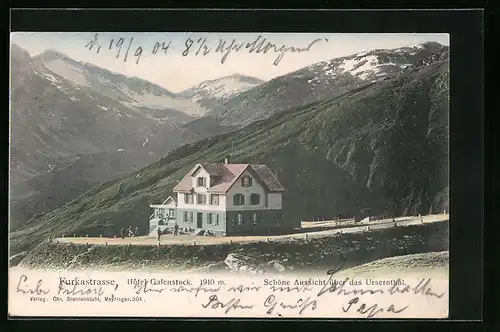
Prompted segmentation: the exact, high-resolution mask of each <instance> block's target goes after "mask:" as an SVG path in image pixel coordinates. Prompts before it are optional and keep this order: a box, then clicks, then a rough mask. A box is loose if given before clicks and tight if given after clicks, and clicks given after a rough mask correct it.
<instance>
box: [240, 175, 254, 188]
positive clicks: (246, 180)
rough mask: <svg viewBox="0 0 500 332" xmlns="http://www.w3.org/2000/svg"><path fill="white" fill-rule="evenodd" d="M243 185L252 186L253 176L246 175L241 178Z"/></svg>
mask: <svg viewBox="0 0 500 332" xmlns="http://www.w3.org/2000/svg"><path fill="white" fill-rule="evenodd" d="M241 186H242V187H251V186H252V178H251V177H250V176H244V177H242V178H241Z"/></svg>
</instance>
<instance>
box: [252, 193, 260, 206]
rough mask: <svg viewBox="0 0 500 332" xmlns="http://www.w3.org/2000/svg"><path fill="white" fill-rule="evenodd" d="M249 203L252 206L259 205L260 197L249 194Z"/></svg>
mask: <svg viewBox="0 0 500 332" xmlns="http://www.w3.org/2000/svg"><path fill="white" fill-rule="evenodd" d="M250 203H252V205H259V204H260V195H259V194H251V195H250Z"/></svg>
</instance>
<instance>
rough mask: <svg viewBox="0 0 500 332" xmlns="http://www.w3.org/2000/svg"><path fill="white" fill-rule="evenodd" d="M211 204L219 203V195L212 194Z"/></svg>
mask: <svg viewBox="0 0 500 332" xmlns="http://www.w3.org/2000/svg"><path fill="white" fill-rule="evenodd" d="M210 204H211V205H219V195H213V194H212V195H210Z"/></svg>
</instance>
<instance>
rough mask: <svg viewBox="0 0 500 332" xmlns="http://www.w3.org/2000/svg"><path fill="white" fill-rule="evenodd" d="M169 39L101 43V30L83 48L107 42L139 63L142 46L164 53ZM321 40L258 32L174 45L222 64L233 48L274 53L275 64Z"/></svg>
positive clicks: (118, 55) (110, 48)
mask: <svg viewBox="0 0 500 332" xmlns="http://www.w3.org/2000/svg"><path fill="white" fill-rule="evenodd" d="M172 42H173V41H172V40H170V41H155V43H154V44H152V45H150V46H148V47H144V48H143V46H141V45H135V42H134V37H120V38H118V39H115V38H112V39H111V40H109V41H106V42H104V43H103V44H101V42H100V34H99V33H95V34H94V36H93V38H92V39H91V40H90V41H89V42H88V43H87V44H86V45H85V48H87V49H89V50H95V51H96V53H97V54H99V53H100V52H101V49H102V46H103V45H107V46H106V47H105V49H107V50H108V51H112V52H116V55H115V57H116V58H117V59H119V58H121V59H122V60H123V62H127V61H128V59H129V57H130V56H131V55H132V56H133V57H135V63H136V64H139V61H140V59H141V56H142V55H143V53H144V52H145V50H146V52H148V53H149V52H150V53H151V55H167V54H168V53H169V51H170V50H173V49H174V45H173V44H172ZM320 42H328V39H326V38H316V39H314V40H312V41H310V42H308V43H306V44H305V45H304V46H292V45H286V44H279V43H275V42H272V41H270V40H268V39H267V38H265V37H263V36H262V35H259V36H257V37H256V38H255V39H253V40H251V41H246V40H245V41H240V40H236V39H235V38H233V39H231V40H225V39H218V41H217V42H215V45H212V44H210V41H209V40H208V38H207V37H200V38H194V39H193V38H190V37H189V38H187V39H186V40H185V41H184V42H183V43H182V45H176V46H175V48H176V49H177V47H179V46H180V48H181V51H180V54H181V55H182V56H184V57H187V56H206V55H209V54H217V55H221V58H220V63H221V64H224V63H225V62H226V60H227V59H228V57H229V55H230V54H231V53H232V52H235V53H237V52H247V53H248V54H268V53H274V54H277V57H276V58H275V59H274V61H273V65H275V66H278V65H279V63H280V62H281V60H282V59H283V57H284V56H285V54H286V53H306V52H309V51H311V49H312V47H313V46H314V45H316V44H318V43H320ZM149 50H150V51H149Z"/></svg>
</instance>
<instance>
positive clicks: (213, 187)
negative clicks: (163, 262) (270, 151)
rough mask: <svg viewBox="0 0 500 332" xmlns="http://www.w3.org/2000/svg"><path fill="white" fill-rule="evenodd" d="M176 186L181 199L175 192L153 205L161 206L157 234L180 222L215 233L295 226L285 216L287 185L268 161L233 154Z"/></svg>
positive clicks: (154, 220)
mask: <svg viewBox="0 0 500 332" xmlns="http://www.w3.org/2000/svg"><path fill="white" fill-rule="evenodd" d="M173 191H174V193H175V194H176V197H177V199H176V200H174V199H173V198H172V197H169V198H168V199H167V200H166V201H165V202H164V203H163V204H160V205H151V207H152V208H154V209H155V212H154V213H153V214H152V215H151V218H150V232H151V233H154V232H155V230H156V231H157V229H158V227H160V228H170V227H173V226H174V225H175V224H177V225H178V226H179V228H180V229H188V230H196V229H203V230H205V231H209V232H210V233H213V234H215V235H244V234H258V233H266V232H270V231H273V230H276V229H285V228H288V227H290V228H293V227H291V226H290V225H287V224H286V223H284V222H283V220H282V209H283V197H282V195H283V192H284V191H285V188H283V186H282V185H281V183H280V182H279V180H278V179H277V177H276V176H275V175H274V174H273V172H272V171H271V170H270V169H269V167H267V166H266V165H255V164H230V163H229V162H228V159H227V158H226V161H225V163H221V164H215V163H205V164H196V165H195V166H194V167H193V168H192V169H191V170H190V171H189V172H188V173H187V174H186V175H185V176H184V178H183V179H182V180H181V181H179V183H178V184H177V185H176V186H175V188H174V189H173ZM165 215H167V217H165ZM160 216H161V217H162V218H159V217H160ZM159 220H163V225H160V224H159Z"/></svg>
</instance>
